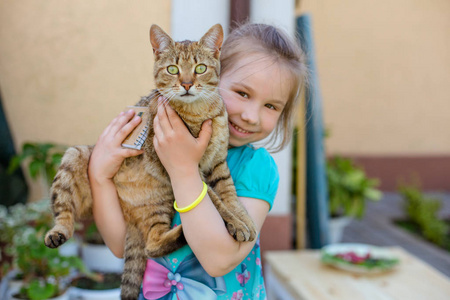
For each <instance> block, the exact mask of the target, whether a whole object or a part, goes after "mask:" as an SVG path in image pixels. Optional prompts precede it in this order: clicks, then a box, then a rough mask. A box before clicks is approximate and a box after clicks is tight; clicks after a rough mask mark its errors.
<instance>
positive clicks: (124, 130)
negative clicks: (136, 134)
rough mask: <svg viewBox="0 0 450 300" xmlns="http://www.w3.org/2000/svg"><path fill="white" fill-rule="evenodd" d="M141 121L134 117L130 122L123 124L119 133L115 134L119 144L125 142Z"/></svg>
mask: <svg viewBox="0 0 450 300" xmlns="http://www.w3.org/2000/svg"><path fill="white" fill-rule="evenodd" d="M141 121H142V119H141V118H140V117H138V116H135V117H134V118H133V119H131V121H129V122H128V123H126V124H124V125H123V126H122V127H121V128H120V129H119V131H118V132H117V133H116V137H117V139H118V140H120V142H122V141H123V140H125V138H126V137H127V136H128V135H129V134H130V133H131V132H132V131H133V129H135V128H136V126H137V125H139V123H141Z"/></svg>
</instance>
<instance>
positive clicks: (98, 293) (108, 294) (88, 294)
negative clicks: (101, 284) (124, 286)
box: [70, 287, 120, 300]
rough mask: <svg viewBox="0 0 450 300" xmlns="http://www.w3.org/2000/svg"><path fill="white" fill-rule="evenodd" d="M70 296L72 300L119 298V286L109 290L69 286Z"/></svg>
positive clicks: (115, 299)
mask: <svg viewBox="0 0 450 300" xmlns="http://www.w3.org/2000/svg"><path fill="white" fill-rule="evenodd" d="M70 297H71V299H73V300H118V299H120V288H116V289H111V290H86V289H81V288H77V287H71V288H70Z"/></svg>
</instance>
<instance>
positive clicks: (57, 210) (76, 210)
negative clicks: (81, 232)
mask: <svg viewBox="0 0 450 300" xmlns="http://www.w3.org/2000/svg"><path fill="white" fill-rule="evenodd" d="M92 149H93V146H76V147H70V148H69V149H67V151H66V153H65V154H64V156H63V158H62V161H61V166H60V167H59V169H58V172H57V173H56V176H55V179H54V180H53V184H52V187H51V189H50V194H51V202H52V210H53V215H54V221H55V226H54V227H53V228H52V229H51V230H49V232H47V234H46V235H45V239H44V243H45V245H46V246H47V247H49V248H57V247H59V246H60V245H62V244H64V243H65V242H66V241H67V240H68V239H70V238H71V237H72V235H73V232H74V224H75V220H76V219H79V218H80V217H82V216H86V215H89V214H92V195H91V188H90V185H89V179H88V174H87V169H88V163H89V158H90V156H91V153H92Z"/></svg>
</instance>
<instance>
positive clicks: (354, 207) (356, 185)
mask: <svg viewBox="0 0 450 300" xmlns="http://www.w3.org/2000/svg"><path fill="white" fill-rule="evenodd" d="M326 174H327V181H328V193H329V209H330V213H331V215H332V216H337V215H342V214H344V215H346V216H351V217H356V218H361V217H362V216H363V215H364V212H365V207H366V200H371V201H378V200H380V199H381V197H382V196H383V193H382V192H381V191H380V190H378V189H377V188H376V187H377V186H378V184H379V183H378V180H376V179H371V178H368V177H367V175H366V173H365V172H364V171H363V170H362V169H361V168H359V167H357V166H356V165H355V164H354V162H353V161H352V160H351V159H349V158H342V157H334V158H330V159H328V160H327V170H326Z"/></svg>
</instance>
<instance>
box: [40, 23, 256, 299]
mask: <svg viewBox="0 0 450 300" xmlns="http://www.w3.org/2000/svg"><path fill="white" fill-rule="evenodd" d="M150 40H151V42H152V46H153V51H154V55H155V68H154V75H155V83H156V87H157V89H156V90H154V91H153V92H152V93H151V94H150V95H149V96H147V97H144V98H142V99H141V101H140V102H139V103H138V104H137V105H139V106H148V107H149V112H150V120H153V118H154V116H155V114H156V111H157V107H158V101H157V98H158V97H159V96H160V95H163V96H164V97H166V98H167V99H169V100H168V102H167V103H168V105H170V106H171V107H172V108H173V109H174V110H175V111H176V112H177V113H178V114H179V116H180V117H181V118H182V119H183V121H184V122H185V124H186V125H187V127H188V128H189V130H190V132H191V134H192V135H193V136H195V137H198V134H199V131H200V128H201V126H202V123H203V122H204V121H205V120H208V119H211V120H212V127H213V130H212V132H213V133H212V137H211V140H210V142H209V144H208V147H207V150H206V152H205V154H204V156H203V157H202V159H201V161H200V164H199V170H200V174H201V177H202V179H203V180H204V181H205V182H206V183H207V184H208V195H209V196H210V198H211V200H212V201H213V203H214V205H215V206H216V207H217V210H218V211H219V213H220V214H221V216H222V218H223V219H224V221H225V223H226V225H227V229H228V231H229V233H230V234H231V235H232V236H233V237H234V238H235V239H236V240H237V241H251V240H254V239H255V238H256V234H257V232H256V229H255V226H254V224H253V222H252V220H251V218H250V217H249V216H248V214H247V212H246V210H245V208H244V207H243V206H242V204H241V203H240V202H239V200H238V199H237V196H236V191H235V188H234V184H233V180H232V178H231V176H230V171H229V169H228V166H227V163H226V156H227V148H228V135H229V132H228V118H227V113H226V110H225V106H224V104H223V102H222V100H221V98H220V96H219V93H218V88H217V85H218V81H219V72H220V63H219V54H220V46H221V44H222V40H223V32H222V27H221V26H220V25H218V24H217V25H215V26H213V27H212V28H211V29H210V30H209V31H208V32H207V33H206V34H205V36H203V37H202V39H201V40H200V41H199V42H190V41H184V42H179V43H175V42H173V40H172V39H171V38H170V37H169V36H168V35H167V34H166V33H165V32H164V31H162V30H161V29H160V28H159V27H158V26H156V25H153V26H152V28H151V30H150ZM199 64H204V65H205V66H206V67H207V70H206V72H204V73H202V74H196V73H195V71H194V70H195V67H196V66H198V65H199ZM169 65H175V66H177V67H178V68H179V73H178V74H170V73H169V72H168V69H167V68H168V66H169ZM187 92H189V93H191V94H193V95H194V96H188V97H186V95H185V96H181V95H182V94H184V93H187ZM186 100H188V102H186ZM153 137H154V131H153V124H152V122H150V124H149V131H148V137H147V139H146V141H145V143H144V150H145V151H144V154H143V155H140V156H136V157H130V158H127V159H125V161H124V162H123V164H122V166H121V168H120V170H119V171H118V173H117V174H116V175H115V177H114V183H115V185H116V188H117V192H118V196H119V200H120V204H121V207H122V210H123V214H124V218H125V221H126V223H127V237H126V245H125V267H124V273H123V276H122V295H121V298H122V299H137V296H138V293H139V288H140V285H141V282H142V277H143V272H144V270H145V266H146V259H147V257H158V256H163V255H166V254H168V253H171V252H173V251H174V250H176V249H178V248H180V247H181V246H183V245H184V244H185V243H186V241H185V239H184V236H183V233H182V226H176V227H174V228H171V221H172V218H173V217H174V213H175V212H174V209H173V202H174V196H173V192H172V187H171V184H170V179H169V176H168V174H167V172H166V171H165V169H164V167H163V165H162V164H161V162H160V161H159V158H158V156H157V154H156V152H155V149H154V147H153ZM92 149H93V147H92V146H76V147H71V148H69V149H68V150H67V152H66V153H65V155H64V157H63V159H62V163H61V166H60V168H59V171H58V173H57V174H56V176H55V179H54V182H53V185H52V188H51V195H52V196H51V197H52V208H53V211H54V217H55V226H54V227H53V229H51V230H50V231H49V232H48V233H47V235H46V237H45V244H46V245H47V246H48V247H51V248H54V247H58V246H60V245H61V244H63V243H64V242H65V241H66V240H67V239H69V238H70V237H71V236H72V234H73V231H74V221H75V220H76V219H78V218H81V217H83V216H86V215H90V214H91V211H92V196H91V190H90V186H89V181H88V175H87V168H88V162H89V158H90V155H91V153H92Z"/></svg>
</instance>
